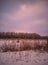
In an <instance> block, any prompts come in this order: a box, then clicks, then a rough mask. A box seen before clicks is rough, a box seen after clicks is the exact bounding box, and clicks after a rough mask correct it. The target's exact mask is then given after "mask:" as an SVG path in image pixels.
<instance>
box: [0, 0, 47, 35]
mask: <svg viewBox="0 0 48 65" xmlns="http://www.w3.org/2000/svg"><path fill="white" fill-rule="evenodd" d="M2 1H3V0H2ZM2 1H1V3H2V4H1V11H0V13H1V15H0V16H1V18H0V31H18V32H19V31H21V32H22V31H23V32H38V33H40V34H43V33H42V32H45V34H46V33H47V32H48V31H47V30H48V29H47V28H48V21H47V20H48V15H47V10H48V8H47V4H46V3H47V1H45V0H4V1H3V2H2Z"/></svg>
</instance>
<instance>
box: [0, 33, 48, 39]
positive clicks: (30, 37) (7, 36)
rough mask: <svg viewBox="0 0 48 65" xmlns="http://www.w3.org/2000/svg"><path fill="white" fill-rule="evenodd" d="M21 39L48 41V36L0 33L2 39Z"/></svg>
mask: <svg viewBox="0 0 48 65" xmlns="http://www.w3.org/2000/svg"><path fill="white" fill-rule="evenodd" d="M1 38H2V39H6V38H17V39H18V38H19V39H48V36H40V35H39V34H37V33H15V32H0V39H1Z"/></svg>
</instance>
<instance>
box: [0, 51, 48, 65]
mask: <svg viewBox="0 0 48 65" xmlns="http://www.w3.org/2000/svg"><path fill="white" fill-rule="evenodd" d="M0 65H48V53H47V52H44V53H42V52H41V53H40V52H39V51H32V50H30V51H18V52H5V53H4V52H3V53H0Z"/></svg>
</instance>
